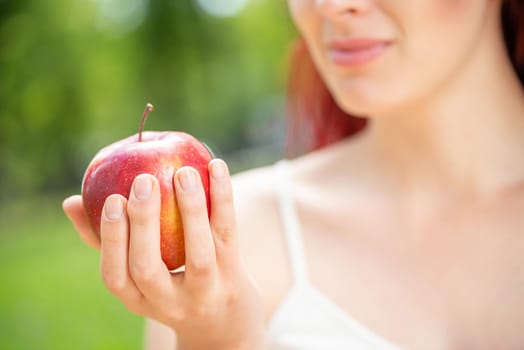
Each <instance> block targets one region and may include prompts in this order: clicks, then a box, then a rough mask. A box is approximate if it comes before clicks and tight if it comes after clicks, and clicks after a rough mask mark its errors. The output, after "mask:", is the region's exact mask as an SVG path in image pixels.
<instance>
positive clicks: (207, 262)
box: [188, 257, 215, 281]
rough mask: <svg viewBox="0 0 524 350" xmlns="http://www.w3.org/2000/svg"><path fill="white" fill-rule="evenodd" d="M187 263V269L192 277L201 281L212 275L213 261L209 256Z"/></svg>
mask: <svg viewBox="0 0 524 350" xmlns="http://www.w3.org/2000/svg"><path fill="white" fill-rule="evenodd" d="M188 265H189V266H188V269H189V271H190V274H191V275H192V277H193V278H197V279H199V280H201V281H202V280H209V279H211V278H212V276H213V275H214V271H215V268H214V263H213V262H212V261H211V258H209V257H206V258H201V259H197V260H196V261H191V262H189V263H188Z"/></svg>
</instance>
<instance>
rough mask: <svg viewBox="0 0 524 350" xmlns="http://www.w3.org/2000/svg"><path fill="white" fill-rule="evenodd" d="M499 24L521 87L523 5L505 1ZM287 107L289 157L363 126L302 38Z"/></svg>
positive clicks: (294, 58)
mask: <svg viewBox="0 0 524 350" xmlns="http://www.w3.org/2000/svg"><path fill="white" fill-rule="evenodd" d="M502 24H503V30H504V38H505V41H506V47H507V49H508V53H509V55H510V57H511V61H512V63H513V66H514V68H515V71H516V73H517V75H518V77H519V79H520V81H521V83H522V84H523V85H524V2H522V1H521V0H507V1H504V2H503V5H502ZM287 108H288V115H289V128H288V138H287V152H288V154H289V155H290V156H294V155H297V154H299V153H301V152H304V151H306V152H307V151H313V150H316V149H320V148H322V147H324V146H327V145H329V144H331V143H334V142H336V141H339V140H341V139H343V138H345V137H348V136H351V135H354V134H356V133H358V132H359V131H361V130H362V129H363V128H364V127H365V126H366V119H365V118H357V117H354V116H351V115H348V114H347V113H346V112H344V111H343V110H342V109H340V107H339V106H338V105H337V104H336V102H335V100H334V99H333V96H332V95H331V93H330V92H329V90H328V88H327V87H326V85H325V84H324V81H323V80H322V77H321V76H320V74H319V73H318V71H317V69H316V67H315V64H314V63H313V60H312V58H311V56H310V54H309V52H308V49H307V46H306V44H305V42H304V40H303V39H299V40H298V41H297V42H296V43H295V44H294V46H293V47H292V50H291V67H290V72H289V80H288V104H287Z"/></svg>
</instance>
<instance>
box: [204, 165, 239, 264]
mask: <svg viewBox="0 0 524 350" xmlns="http://www.w3.org/2000/svg"><path fill="white" fill-rule="evenodd" d="M209 173H210V196H211V218H210V221H211V228H212V230H213V237H214V241H215V247H216V252H217V260H218V264H221V263H231V262H233V263H234V260H235V259H236V258H237V241H236V218H235V208H234V203H233V189H232V185H231V178H230V176H229V171H228V168H227V165H226V163H225V162H224V161H223V160H221V159H214V160H212V161H211V162H210V163H209Z"/></svg>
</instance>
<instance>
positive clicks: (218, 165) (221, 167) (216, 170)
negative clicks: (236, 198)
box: [211, 160, 227, 180]
mask: <svg viewBox="0 0 524 350" xmlns="http://www.w3.org/2000/svg"><path fill="white" fill-rule="evenodd" d="M226 174H227V169H226V164H225V163H224V162H222V161H220V160H215V161H213V163H212V164H211V176H213V178H215V179H216V180H222V179H224V178H225V177H226Z"/></svg>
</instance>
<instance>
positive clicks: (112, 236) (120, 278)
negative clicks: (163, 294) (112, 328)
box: [100, 194, 143, 310]
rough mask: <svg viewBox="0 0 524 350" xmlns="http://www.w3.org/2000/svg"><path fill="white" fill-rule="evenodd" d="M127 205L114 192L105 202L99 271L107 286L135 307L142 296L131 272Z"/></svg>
mask: <svg viewBox="0 0 524 350" xmlns="http://www.w3.org/2000/svg"><path fill="white" fill-rule="evenodd" d="M125 208H126V199H125V198H124V197H123V196H121V195H117V194H114V195H111V196H109V197H107V199H106V201H105V204H104V208H103V209H102V218H101V221H100V237H101V255H100V274H101V275H102V281H103V282H104V284H105V286H106V287H107V289H109V291H110V292H111V293H113V294H114V295H115V296H117V297H118V298H119V299H120V300H122V302H123V303H124V304H125V305H126V306H128V307H129V308H131V309H135V310H136V309H139V308H140V307H139V305H140V304H141V303H143V301H142V299H143V297H142V294H141V293H140V292H139V290H138V289H137V287H136V285H135V283H134V282H133V280H132V279H131V276H130V275H129V269H128V265H127V258H128V244H129V233H128V230H129V224H128V220H127V216H126V215H125Z"/></svg>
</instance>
